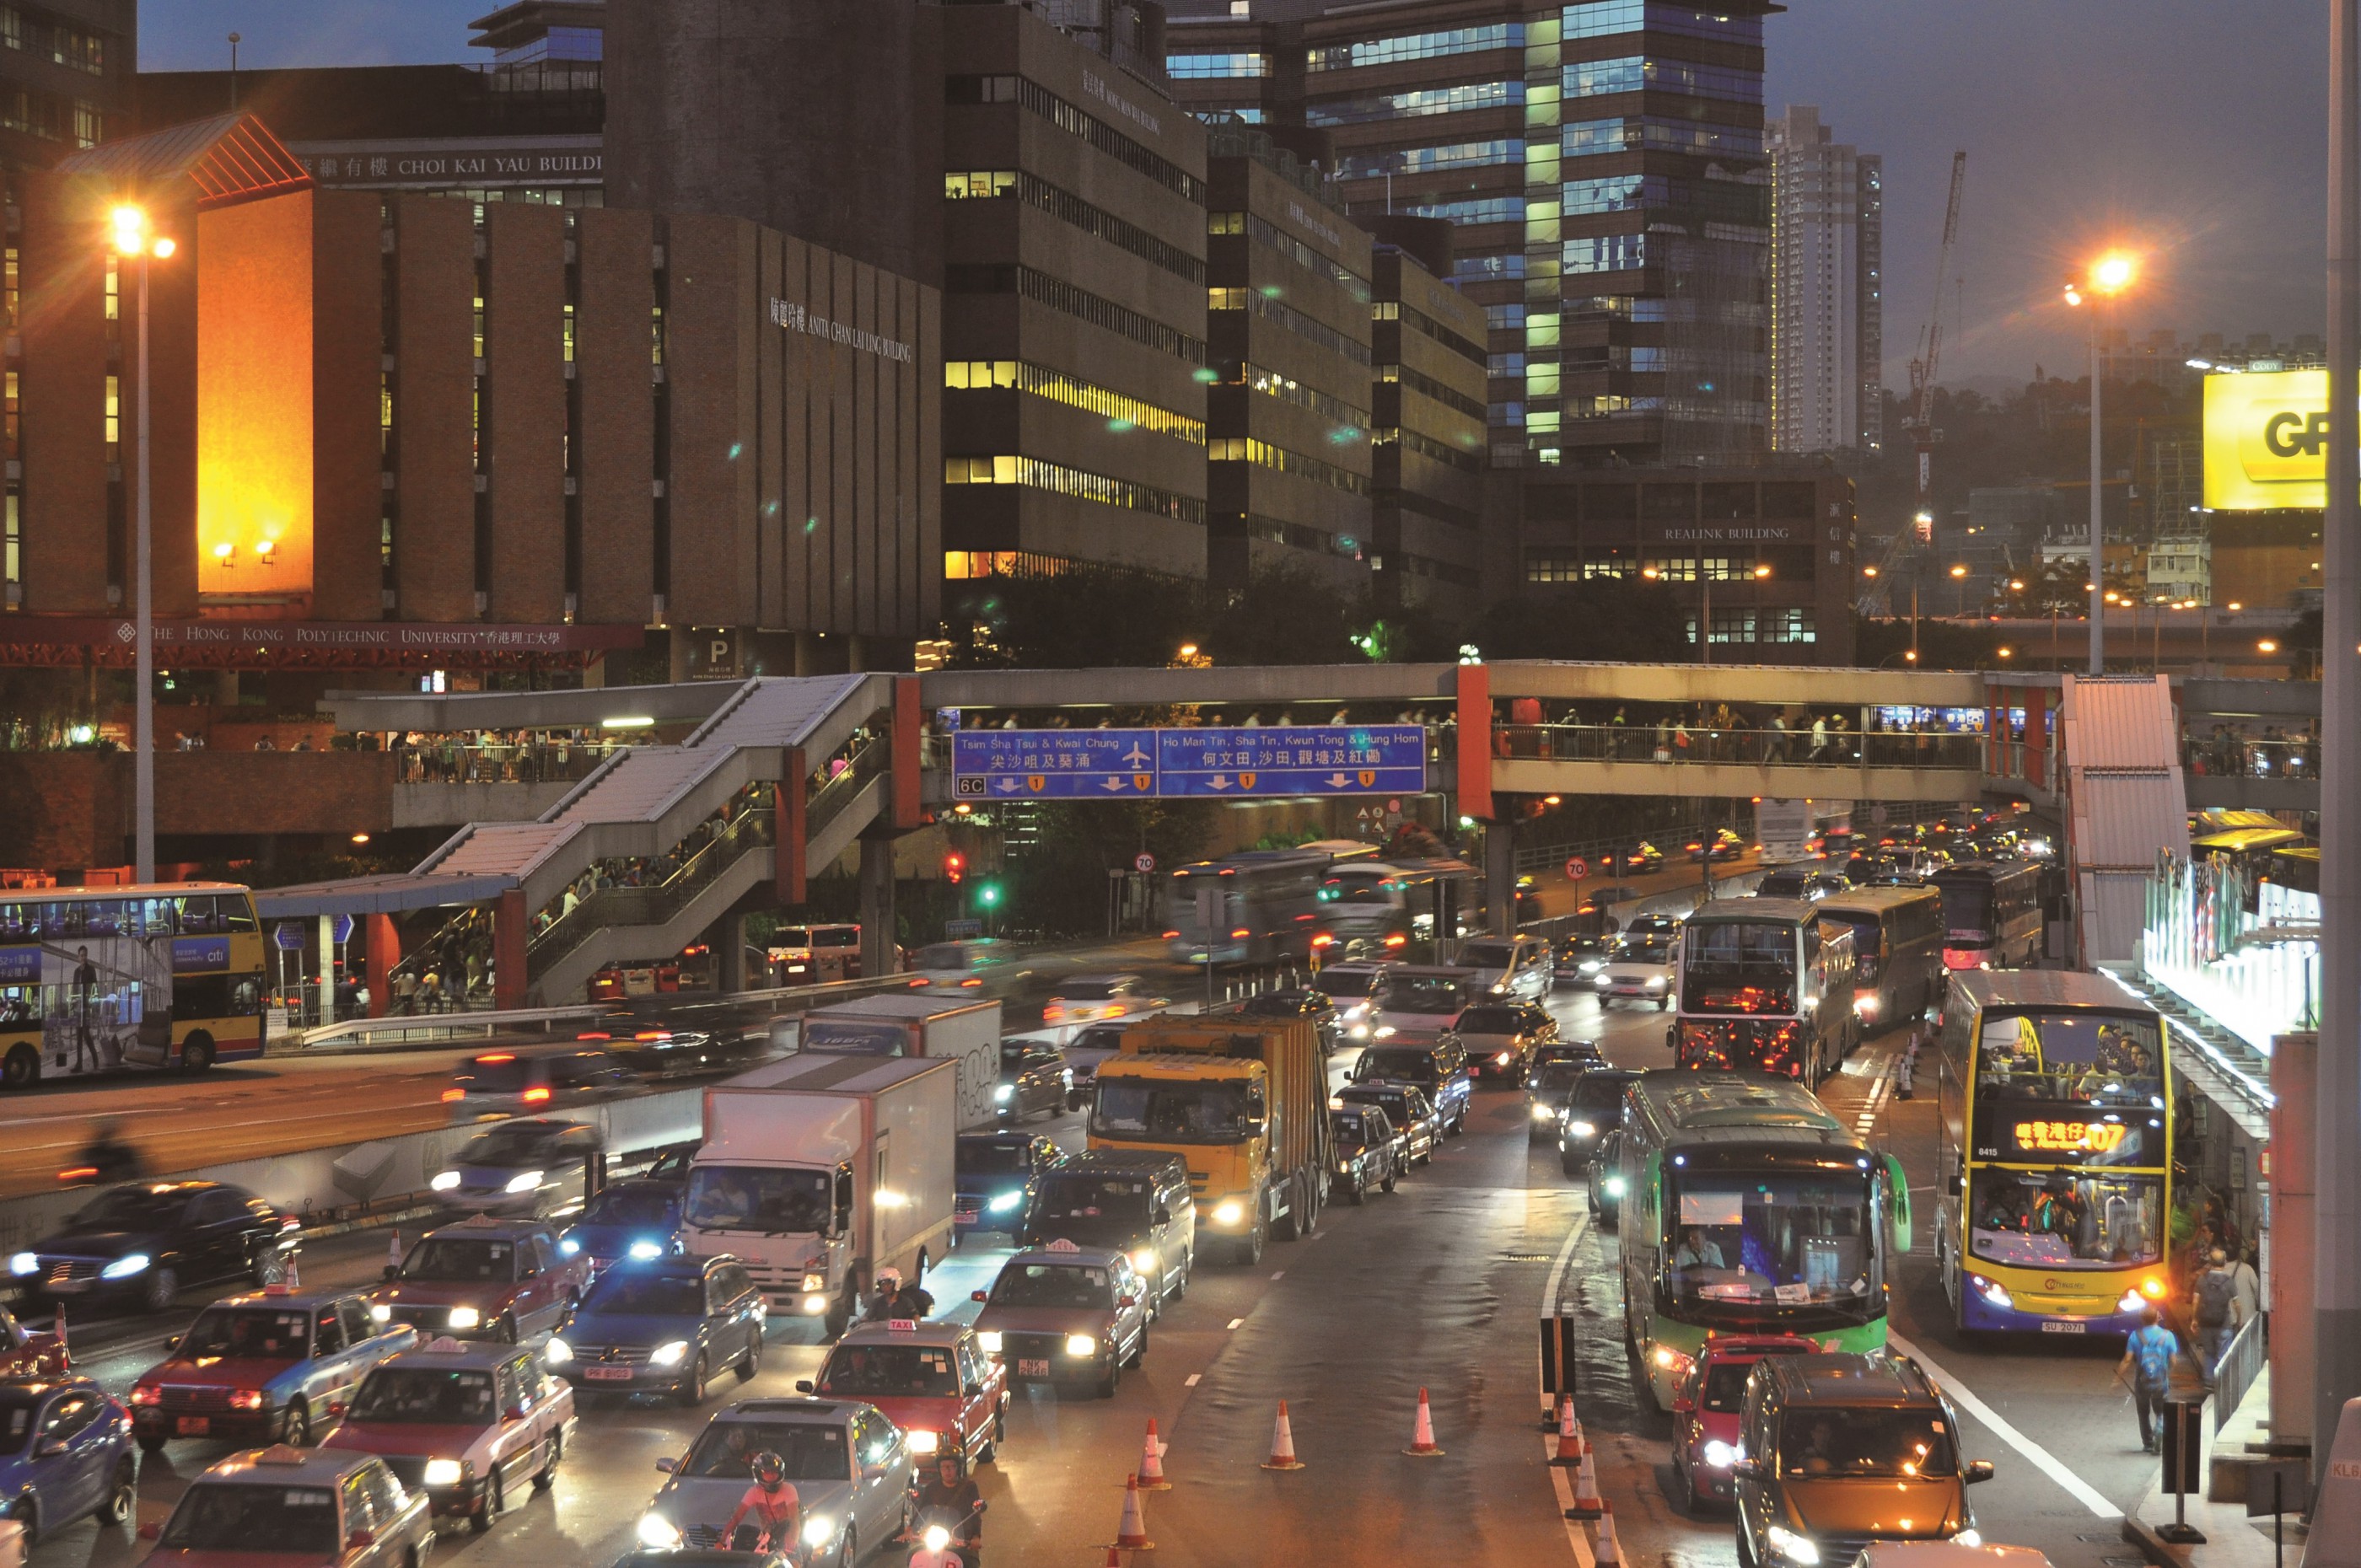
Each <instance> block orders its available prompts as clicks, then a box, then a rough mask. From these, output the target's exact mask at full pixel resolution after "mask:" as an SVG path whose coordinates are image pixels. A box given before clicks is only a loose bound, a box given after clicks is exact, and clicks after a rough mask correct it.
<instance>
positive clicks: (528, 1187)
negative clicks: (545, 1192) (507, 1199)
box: [508, 1170, 541, 1192]
mask: <svg viewBox="0 0 2361 1568" xmlns="http://www.w3.org/2000/svg"><path fill="white" fill-rule="evenodd" d="M540 1185H541V1172H539V1171H537V1170H520V1171H518V1172H517V1173H516V1174H515V1175H514V1176H511V1177H510V1178H509V1185H508V1190H510V1191H511V1192H530V1191H532V1190H533V1189H534V1188H536V1187H538V1186H540Z"/></svg>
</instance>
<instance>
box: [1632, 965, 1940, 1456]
mask: <svg viewBox="0 0 2361 1568" xmlns="http://www.w3.org/2000/svg"><path fill="white" fill-rule="evenodd" d="M1692 928H1694V927H1692ZM1610 1136H1612V1137H1613V1138H1614V1139H1615V1140H1616V1142H1615V1146H1614V1147H1613V1149H1612V1150H1611V1151H1610V1154H1611V1158H1612V1160H1613V1163H1614V1165H1615V1168H1616V1170H1617V1173H1618V1176H1619V1178H1620V1180H1621V1181H1622V1183H1623V1193H1622V1198H1621V1207H1620V1220H1619V1233H1620V1239H1621V1244H1622V1245H1621V1249H1620V1250H1621V1252H1622V1259H1623V1318H1624V1323H1625V1327H1626V1329H1627V1330H1628V1332H1629V1334H1630V1338H1631V1343H1632V1344H1633V1345H1635V1346H1637V1347H1638V1350H1639V1354H1640V1363H1641V1365H1642V1368H1643V1369H1644V1370H1645V1371H1646V1373H1647V1377H1648V1387H1649V1388H1650V1389H1651V1391H1653V1393H1654V1395H1655V1398H1656V1403H1657V1405H1658V1406H1660V1407H1661V1408H1663V1409H1667V1410H1669V1409H1672V1400H1673V1386H1674V1385H1675V1384H1676V1383H1678V1382H1679V1381H1680V1380H1681V1378H1682V1377H1683V1376H1685V1375H1686V1373H1687V1372H1688V1369H1689V1366H1690V1365H1691V1363H1693V1362H1694V1361H1695V1360H1696V1358H1697V1354H1698V1352H1699V1351H1700V1350H1701V1348H1702V1347H1703V1346H1704V1344H1705V1342H1706V1339H1707V1337H1708V1335H1715V1336H1719V1335H1727V1334H1795V1335H1798V1336H1801V1337H1804V1338H1807V1339H1811V1340H1815V1341H1817V1342H1818V1343H1820V1344H1821V1345H1822V1346H1823V1347H1825V1348H1827V1349H1829V1350H1837V1351H1851V1352H1858V1353H1862V1354H1867V1353H1870V1352H1873V1351H1877V1350H1880V1349H1883V1347H1884V1344H1885V1287H1886V1282H1887V1280H1888V1279H1889V1278H1890V1277H1893V1274H1894V1266H1895V1260H1897V1259H1899V1258H1900V1257H1902V1256H1904V1255H1906V1254H1907V1253H1908V1252H1909V1250H1910V1187H1909V1183H1908V1181H1907V1180H1906V1179H1905V1178H1904V1176H1903V1174H1902V1167H1901V1164H1900V1162H1899V1161H1897V1160H1896V1159H1895V1158H1894V1157H1893V1156H1892V1155H1883V1156H1881V1155H1877V1154H1873V1153H1872V1151H1871V1149H1870V1147H1869V1146H1868V1145H1867V1144H1866V1143H1864V1142H1863V1141H1862V1140H1861V1138H1859V1137H1857V1136H1856V1135H1854V1134H1853V1133H1852V1132H1851V1131H1850V1129H1849V1128H1847V1127H1846V1126H1845V1125H1844V1124H1843V1123H1841V1122H1839V1120H1838V1119H1837V1118H1836V1117H1835V1115H1833V1114H1832V1113H1830V1112H1829V1111H1828V1107H1827V1106H1825V1105H1822V1104H1821V1103H1820V1102H1819V1100H1818V1098H1817V1096H1816V1095H1814V1094H1813V1093H1812V1092H1811V1091H1809V1090H1808V1089H1806V1088H1804V1087H1803V1086H1801V1085H1800V1084H1794V1083H1780V1082H1776V1081H1774V1080H1767V1079H1763V1078H1761V1077H1759V1076H1756V1075H1754V1074H1752V1073H1729V1072H1707V1073H1696V1072H1683V1071H1679V1070H1677V1069H1672V1070H1667V1069H1657V1070H1655V1071H1653V1072H1646V1073H1642V1074H1641V1075H1640V1076H1639V1077H1638V1078H1637V1079H1635V1080H1632V1084H1631V1089H1630V1090H1629V1091H1627V1092H1626V1094H1625V1098H1624V1115H1623V1127H1622V1130H1621V1132H1620V1133H1619V1134H1614V1135H1610Z"/></svg>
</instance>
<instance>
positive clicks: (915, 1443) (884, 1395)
mask: <svg viewBox="0 0 2361 1568" xmlns="http://www.w3.org/2000/svg"><path fill="white" fill-rule="evenodd" d="M796 1392H797V1393H800V1394H811V1393H817V1394H818V1395H819V1397H820V1398H824V1399H858V1400H859V1401H861V1402H862V1404H865V1405H874V1406H875V1407H877V1409H880V1410H882V1411H884V1414H885V1419H886V1420H890V1421H892V1422H893V1423H894V1424H895V1426H897V1427H900V1428H901V1429H902V1434H903V1437H904V1440H905V1441H906V1442H907V1443H908V1444H909V1449H910V1453H912V1455H914V1456H915V1457H916V1459H917V1463H918V1465H919V1467H920V1468H921V1469H922V1470H923V1469H924V1468H925V1467H926V1466H927V1465H928V1464H932V1463H934V1461H935V1460H936V1459H937V1458H938V1457H939V1456H940V1455H942V1454H944V1453H951V1452H954V1451H955V1452H957V1453H958V1454H959V1456H960V1458H961V1461H962V1462H963V1463H965V1464H983V1462H984V1461H986V1460H988V1459H991V1458H992V1457H993V1456H994V1453H995V1451H996V1449H997V1446H998V1444H999V1442H1000V1441H1001V1440H1002V1439H1003V1438H1004V1437H1005V1436H1006V1435H1007V1421H1008V1369H1007V1368H1006V1367H1005V1366H1004V1365H1001V1364H1000V1363H999V1362H998V1361H996V1360H994V1358H993V1357H991V1356H989V1355H986V1354H984V1353H983V1346H982V1345H980V1344H978V1343H976V1337H975V1331H974V1330H973V1329H972V1328H970V1327H968V1326H967V1325H966V1324H965V1323H948V1322H939V1321H934V1320H931V1319H930V1320H928V1321H925V1322H913V1321H909V1320H908V1319H899V1318H897V1319H895V1320H894V1321H891V1322H883V1323H862V1325H861V1326H859V1327H858V1328H855V1329H853V1330H852V1331H851V1332H849V1333H847V1334H846V1335H845V1336H844V1337H843V1338H842V1339H840V1340H839V1341H837V1342H836V1348H835V1349H834V1350H831V1351H829V1354H828V1361H827V1363H826V1365H822V1366H821V1367H820V1369H819V1377H818V1381H817V1382H805V1383H798V1384H796ZM954 1445H956V1448H955V1449H954Z"/></svg>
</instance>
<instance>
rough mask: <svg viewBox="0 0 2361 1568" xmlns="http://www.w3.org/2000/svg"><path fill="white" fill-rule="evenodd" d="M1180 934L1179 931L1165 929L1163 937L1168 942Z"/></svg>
mask: <svg viewBox="0 0 2361 1568" xmlns="http://www.w3.org/2000/svg"><path fill="white" fill-rule="evenodd" d="M1178 936H1180V932H1178V931H1167V932H1165V933H1164V939H1165V940H1166V941H1168V942H1169V941H1171V940H1172V939H1173V938H1176V937H1178Z"/></svg>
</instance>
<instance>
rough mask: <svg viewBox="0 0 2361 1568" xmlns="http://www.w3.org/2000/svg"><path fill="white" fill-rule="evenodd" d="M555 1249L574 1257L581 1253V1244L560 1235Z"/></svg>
mask: <svg viewBox="0 0 2361 1568" xmlns="http://www.w3.org/2000/svg"><path fill="white" fill-rule="evenodd" d="M557 1250H558V1251H560V1252H562V1253H564V1254H565V1255H566V1256H568V1257H576V1256H578V1255H580V1254H581V1251H582V1244H581V1243H580V1242H577V1241H576V1240H575V1239H574V1238H573V1237H572V1236H561V1237H559V1238H558V1242H557ZM649 1255H650V1256H651V1257H653V1256H654V1254H653V1253H651V1254H649Z"/></svg>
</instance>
